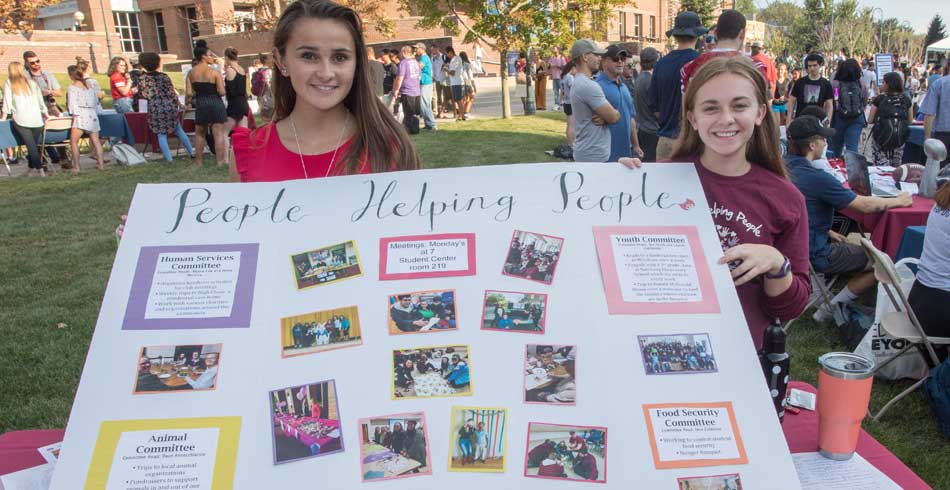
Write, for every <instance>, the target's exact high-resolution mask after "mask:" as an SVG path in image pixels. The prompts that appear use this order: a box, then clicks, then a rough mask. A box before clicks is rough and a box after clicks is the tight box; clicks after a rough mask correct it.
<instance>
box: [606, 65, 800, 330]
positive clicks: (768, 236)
mask: <svg viewBox="0 0 950 490" xmlns="http://www.w3.org/2000/svg"><path fill="white" fill-rule="evenodd" d="M766 87H767V84H766V81H765V78H764V77H763V76H762V74H761V73H760V72H759V71H758V70H757V69H756V67H755V65H754V64H752V62H751V61H750V60H748V59H746V58H745V57H743V56H728V57H719V58H715V59H712V60H709V61H708V62H707V63H705V64H704V65H703V66H702V68H700V69H699V71H697V72H696V73H695V74H694V76H693V78H692V80H691V81H690V83H689V86H688V88H687V89H686V92H685V93H684V94H683V112H682V115H681V121H680V127H681V128H683V130H682V131H680V136H679V139H678V140H677V142H676V148H675V149H674V151H673V157H672V161H691V162H694V163H695V164H696V172H697V173H698V174H699V180H700V182H702V184H703V191H704V192H705V194H706V200H707V201H708V202H709V206H710V208H711V211H712V214H713V222H714V223H715V225H716V231H717V232H718V233H719V240H720V244H721V245H722V249H723V251H724V254H723V257H722V258H721V259H719V263H720V264H729V267H730V269H731V270H732V277H733V279H734V280H735V284H736V289H737V292H738V293H739V301H740V303H741V304H742V309H743V311H744V312H745V318H746V321H747V322H748V324H749V330H750V332H751V333H752V339H753V342H754V343H755V345H756V346H758V345H759V344H761V341H762V334H763V332H764V331H765V327H767V326H768V324H769V323H770V322H771V321H772V320H774V319H775V318H779V319H781V320H789V319H792V318H795V317H797V316H798V315H800V314H801V312H802V310H804V309H805V305H806V304H807V302H808V294H809V288H810V284H809V281H808V214H807V212H806V210H805V198H804V197H802V194H801V193H800V192H799V191H798V189H797V188H795V186H794V185H793V184H792V183H791V181H789V180H788V173H787V172H786V170H785V165H784V163H783V162H782V157H781V154H780V151H779V142H778V128H777V126H776V123H775V119H774V118H772V117H767V116H768V114H769V102H770V99H771V98H770V97H769V94H768V90H767V88H766ZM620 162H621V163H623V164H624V165H627V166H628V167H639V166H640V161H639V160H637V159H628V158H621V159H620Z"/></svg>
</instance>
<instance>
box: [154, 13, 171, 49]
mask: <svg viewBox="0 0 950 490" xmlns="http://www.w3.org/2000/svg"><path fill="white" fill-rule="evenodd" d="M155 33H156V34H157V35H158V52H159V53H167V52H168V39H166V38H165V17H164V16H163V15H162V13H161V12H155Z"/></svg>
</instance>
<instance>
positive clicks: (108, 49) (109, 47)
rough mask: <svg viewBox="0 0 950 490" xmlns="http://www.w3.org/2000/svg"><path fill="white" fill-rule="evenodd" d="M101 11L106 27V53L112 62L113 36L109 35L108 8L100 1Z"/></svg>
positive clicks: (103, 24)
mask: <svg viewBox="0 0 950 490" xmlns="http://www.w3.org/2000/svg"><path fill="white" fill-rule="evenodd" d="M99 11H100V12H102V26H103V27H105V34H106V53H108V54H109V61H110V62H111V61H112V36H110V35H109V19H107V18H106V7H105V5H103V4H102V0H99Z"/></svg>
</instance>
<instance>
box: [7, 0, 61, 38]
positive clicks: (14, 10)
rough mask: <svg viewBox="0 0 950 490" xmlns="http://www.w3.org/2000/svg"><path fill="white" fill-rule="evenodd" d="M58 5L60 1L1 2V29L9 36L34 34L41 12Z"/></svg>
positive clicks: (24, 0)
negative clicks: (34, 25) (34, 24)
mask: <svg viewBox="0 0 950 490" xmlns="http://www.w3.org/2000/svg"><path fill="white" fill-rule="evenodd" d="M56 3H59V0H0V28H2V29H3V32H5V33H7V34H10V33H15V32H23V33H30V32H33V23H34V22H36V16H37V15H38V14H39V10H40V9H41V8H43V7H48V6H50V5H53V4H56Z"/></svg>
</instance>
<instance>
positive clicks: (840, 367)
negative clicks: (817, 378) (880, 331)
mask: <svg viewBox="0 0 950 490" xmlns="http://www.w3.org/2000/svg"><path fill="white" fill-rule="evenodd" d="M818 364H820V365H821V368H822V369H823V370H824V371H825V372H826V373H828V374H830V375H831V376H834V377H836V378H843V379H865V378H869V377H870V376H871V373H872V371H874V361H872V360H870V359H868V358H866V357H864V356H859V355H857V354H853V353H851V352H829V353H827V354H824V355H822V356H821V357H819V358H818Z"/></svg>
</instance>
